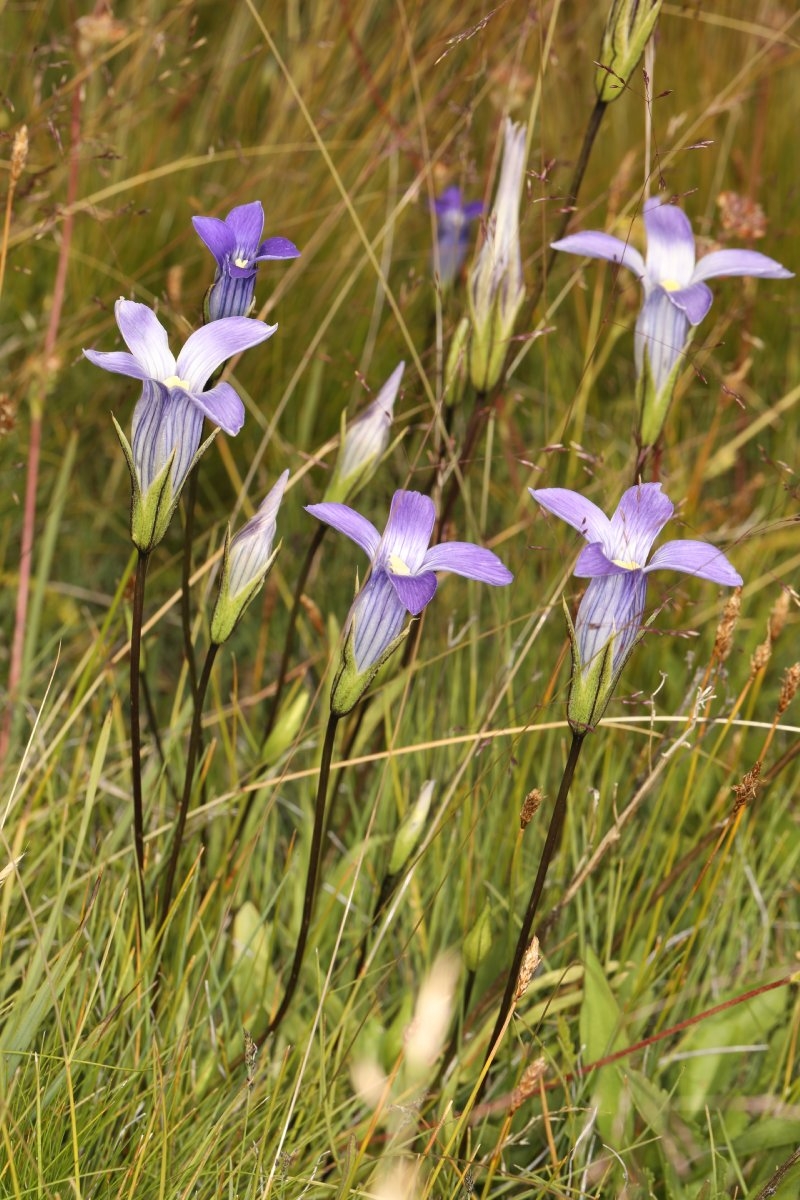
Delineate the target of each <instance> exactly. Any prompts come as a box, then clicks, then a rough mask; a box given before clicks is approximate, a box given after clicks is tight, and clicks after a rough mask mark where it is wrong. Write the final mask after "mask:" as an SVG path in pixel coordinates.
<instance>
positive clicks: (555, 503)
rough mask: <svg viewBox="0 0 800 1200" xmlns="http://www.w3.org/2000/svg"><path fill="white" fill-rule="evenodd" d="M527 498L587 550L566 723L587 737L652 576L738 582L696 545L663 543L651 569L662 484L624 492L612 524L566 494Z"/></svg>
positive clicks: (666, 514) (661, 517)
mask: <svg viewBox="0 0 800 1200" xmlns="http://www.w3.org/2000/svg"><path fill="white" fill-rule="evenodd" d="M529 491H530V493H531V495H532V496H533V498H534V500H536V501H537V503H539V504H541V506H542V507H543V508H546V509H547V510H548V511H549V512H552V513H554V514H555V515H556V516H557V517H560V518H561V519H562V521H566V522H567V523H568V524H569V525H572V527H573V528H574V529H577V530H578V532H579V533H581V534H583V536H584V537H585V538H586V541H587V542H588V543H589V545H588V546H585V547H584V548H583V550H582V551H581V553H580V554H579V556H578V561H577V563H576V565H575V575H576V576H578V577H579V578H583V579H589V580H590V583H589V586H588V588H587V589H586V592H585V593H584V596H583V599H582V600H581V603H580V607H579V609H578V615H577V618H576V620H575V626H574V639H573V681H572V689H571V694H570V705H569V716H570V720H571V722H572V723H573V724H574V725H575V726H580V727H582V728H583V729H584V730H585V729H587V728H592V727H593V726H594V725H595V724H596V723H597V721H599V720H600V717H601V716H602V715H603V711H604V709H605V707H606V705H607V703H608V701H609V699H610V698H611V692H612V691H613V689H614V687H615V685H616V682H617V679H618V678H619V675H620V672H621V671H622V668H623V667H624V665H625V662H626V661H627V658H628V656H629V655H630V653H631V650H632V649H633V647H634V645H635V643H636V641H637V639H638V637H639V635H640V632H641V628H642V619H643V617H644V608H645V593H646V591H647V576H648V575H649V574H650V572H651V571H658V570H661V569H663V568H666V569H670V570H673V571H684V572H685V573H686V574H688V575H697V576H699V577H700V578H701V579H710V580H711V581H712V582H713V583H720V584H723V585H724V586H726V587H739V586H741V583H742V578H741V576H740V575H739V573H738V572H737V571H736V570H734V568H733V567H732V566H731V564H730V563H729V561H728V559H727V558H726V557H725V555H724V554H723V553H722V551H721V550H717V549H716V548H715V547H714V546H710V545H708V543H706V542H701V541H693V540H688V539H687V540H685V541H673V542H666V543H665V545H663V546H661V547H659V549H658V550H656V552H655V554H654V555H653V556H652V558H650V561H649V562H648V558H649V556H650V551H651V549H652V546H653V542H654V541H655V540H656V538H657V537H658V535H659V533H660V532H661V530H662V529H663V528H664V526H665V525H666V523H667V521H669V519H670V517H671V516H672V514H673V512H674V506H673V504H672V502H671V501H670V500H669V499H668V497H667V496H665V495H664V494H663V493H662V491H661V484H660V483H643V484H639V485H638V486H636V487H632V488H628V490H627V491H626V492H625V493H624V494H623V496H622V499H621V500H620V502H619V505H618V507H617V510H616V512H615V513H614V515H613V517H612V518H611V520H609V519H608V517H606V515H605V514H604V513H603V512H602V511H601V509H599V508H598V507H597V505H596V504H593V503H592V501H591V500H587V499H586V498H585V497H584V496H581V495H580V494H579V493H578V492H573V491H571V490H569V489H567V488H538V489H534V488H530V489H529Z"/></svg>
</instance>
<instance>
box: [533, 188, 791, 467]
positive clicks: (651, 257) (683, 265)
mask: <svg viewBox="0 0 800 1200" xmlns="http://www.w3.org/2000/svg"><path fill="white" fill-rule="evenodd" d="M644 225H645V230H646V233H647V256H646V258H645V257H643V256H642V255H641V254H640V253H639V251H638V250H636V249H635V248H634V247H633V246H631V245H630V244H629V243H628V242H624V241H622V240H621V239H620V238H617V237H613V236H612V235H611V234H608V233H601V232H597V231H594V230H587V231H584V232H581V233H573V234H570V235H569V236H568V237H565V238H562V239H559V240H558V241H555V242H553V243H552V245H553V249H555V250H564V251H566V252H567V253H569V254H580V255H583V256H584V257H586V258H601V259H605V260H606V261H608V262H612V263H617V264H619V265H620V266H623V267H626V268H627V269H628V270H630V271H632V272H633V273H634V274H635V275H636V276H637V278H638V279H639V281H640V282H641V284H642V289H643V293H644V299H643V303H642V307H641V309H640V310H639V315H638V317H637V318H636V330H635V334H634V355H635V360H636V375H637V391H638V398H639V404H640V432H639V440H640V444H641V446H643V447H645V446H653V445H655V444H656V443H657V441H658V439H659V437H660V435H661V431H662V429H663V427H664V421H665V420H666V416H667V412H668V410H669V405H670V401H671V400H672V393H673V390H674V387H675V383H676V381H677V378H678V375H679V374H680V370H681V367H682V364H683V361H684V358H685V354H686V351H687V349H688V347H689V344H690V342H691V339H692V336H693V333H694V329H695V328H696V327H697V326H698V325H699V324H700V322H701V321H702V320H703V319H704V317H705V316H706V315H707V314H708V310H709V309H710V307H711V303H712V300H713V296H712V293H711V289H710V288H709V287H708V284H707V283H706V280H708V279H715V278H718V277H721V276H729V275H749V276H753V277H756V278H761V279H789V278H791V277H792V272H791V271H787V269H786V268H785V267H783V266H782V265H781V264H780V263H779V262H776V261H775V259H773V258H768V257H767V256H766V255H765V254H759V253H758V252H757V251H755V250H715V251H713V252H712V253H711V254H706V255H704V256H703V257H702V258H700V259H697V260H696V250H695V241H694V235H693V234H692V228H691V225H690V224H689V221H688V218H687V217H686V215H685V213H683V212H682V211H681V210H680V209H679V208H677V207H676V206H675V205H674V204H664V203H662V202H661V200H659V199H657V198H656V197H651V198H650V199H648V200H646V201H645V204H644Z"/></svg>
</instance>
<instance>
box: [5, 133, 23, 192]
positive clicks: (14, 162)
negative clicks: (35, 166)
mask: <svg viewBox="0 0 800 1200" xmlns="http://www.w3.org/2000/svg"><path fill="white" fill-rule="evenodd" d="M27 157H28V126H27V125H20V127H19V129H18V130H17V132H16V133H15V134H14V145H13V146H12V148H11V172H10V179H9V183H10V185H11V190H12V191H13V190H14V188H15V187H16V186H17V180H18V179H19V177H20V175H21V174H22V172H23V171H24V170H25V160H26V159H27Z"/></svg>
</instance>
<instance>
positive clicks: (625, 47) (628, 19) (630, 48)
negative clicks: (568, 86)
mask: <svg viewBox="0 0 800 1200" xmlns="http://www.w3.org/2000/svg"><path fill="white" fill-rule="evenodd" d="M660 10H661V0H611V8H610V9H609V10H608V17H607V18H606V25H605V29H604V30H603V40H602V42H601V43H600V56H599V58H598V62H597V72H596V74H595V77H594V86H595V91H596V92H597V98H598V100H601V101H602V102H603V103H604V104H609V103H610V102H611V101H612V100H616V98H617V96H619V94H620V93H621V92H622V91H624V89H625V86H626V84H627V83H628V82H629V81H630V78H631V76H632V75H633V72H634V71H635V70H636V64H637V63H638V61H639V59H640V58H641V57H642V54H643V53H644V48H645V46H646V45H647V42H648V40H649V38H650V35H651V34H652V32H653V30H654V29H655V26H656V21H657V20H658V14H659V12H660Z"/></svg>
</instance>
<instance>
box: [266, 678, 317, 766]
mask: <svg viewBox="0 0 800 1200" xmlns="http://www.w3.org/2000/svg"><path fill="white" fill-rule="evenodd" d="M310 699H311V697H310V695H309V693H308V692H307V691H306V689H305V688H303V687H300V688H298V690H297V694H296V695H295V696H293V697H292V699H291V700H290V701H289V702H288V704H282V705H281V709H280V713H279V714H278V719H277V720H276V722H275V724H274V725H273V727H272V730H271V732H270V735H269V737H268V738H267V740H266V742H265V744H264V749H263V750H262V752H261V761H262V762H263V763H265V764H266V765H267V766H270V765H271V764H272V763H274V762H277V761H278V759H279V758H280V757H281V755H282V754H284V753H285V752H286V751H287V750H288V749H289V747H290V746H291V745H292V743H293V742H294V740H295V738H296V737H297V735H298V733H299V732H300V727H301V725H302V724H303V718H304V717H305V715H306V710H307V708H308V704H309V700H310Z"/></svg>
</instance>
